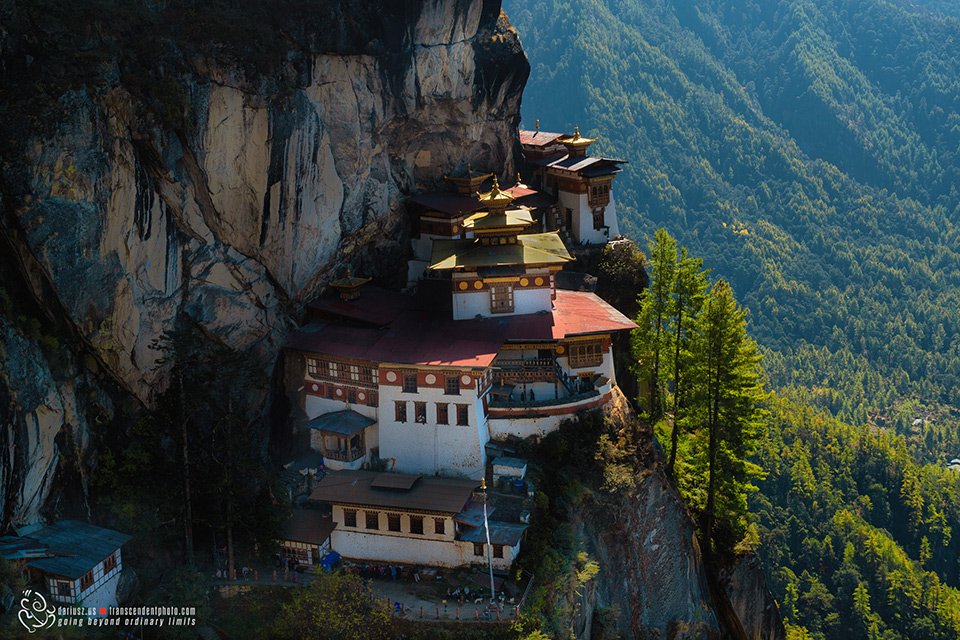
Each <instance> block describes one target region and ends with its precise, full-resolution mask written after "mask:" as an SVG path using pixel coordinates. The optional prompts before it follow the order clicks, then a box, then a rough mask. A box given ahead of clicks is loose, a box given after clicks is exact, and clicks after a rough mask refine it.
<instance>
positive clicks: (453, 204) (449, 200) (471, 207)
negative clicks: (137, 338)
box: [410, 191, 486, 216]
mask: <svg viewBox="0 0 960 640" xmlns="http://www.w3.org/2000/svg"><path fill="white" fill-rule="evenodd" d="M410 201H411V202H415V203H416V204H419V205H421V206H423V207H426V208H427V209H429V210H431V211H439V212H441V213H445V214H447V215H449V216H456V215H462V214H467V213H473V212H474V211H479V210H480V209H483V208H485V207H486V205H484V204H483V203H482V202H480V201H479V200H478V199H477V197H476V196H466V195H463V194H460V193H450V192H449V191H428V192H427V193H419V194H417V195H415V196H412V197H411V198H410Z"/></svg>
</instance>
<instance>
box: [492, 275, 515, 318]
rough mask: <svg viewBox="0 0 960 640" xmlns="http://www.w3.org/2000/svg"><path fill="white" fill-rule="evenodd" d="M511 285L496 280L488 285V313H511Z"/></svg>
mask: <svg viewBox="0 0 960 640" xmlns="http://www.w3.org/2000/svg"><path fill="white" fill-rule="evenodd" d="M513 293H514V292H513V285H512V284H510V283H508V282H507V283H502V282H498V283H496V284H492V285H490V313H491V314H497V313H513V311H514V308H515V307H514V300H513Z"/></svg>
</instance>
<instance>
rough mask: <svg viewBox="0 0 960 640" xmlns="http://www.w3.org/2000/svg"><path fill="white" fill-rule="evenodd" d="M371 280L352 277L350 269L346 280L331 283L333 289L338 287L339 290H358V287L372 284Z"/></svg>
mask: <svg viewBox="0 0 960 640" xmlns="http://www.w3.org/2000/svg"><path fill="white" fill-rule="evenodd" d="M370 280H371V278H358V277H356V276H352V275H350V269H347V276H346V277H345V278H340V279H339V280H333V281H332V282H331V283H330V286H331V287H336V288H337V289H356V288H357V287H359V286H361V285H364V284H366V283H368V282H370Z"/></svg>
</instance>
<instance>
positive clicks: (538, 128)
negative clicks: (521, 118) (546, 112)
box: [533, 118, 540, 131]
mask: <svg viewBox="0 0 960 640" xmlns="http://www.w3.org/2000/svg"><path fill="white" fill-rule="evenodd" d="M533 126H534V127H536V129H537V131H540V118H537V122H536V124H534V125H533Z"/></svg>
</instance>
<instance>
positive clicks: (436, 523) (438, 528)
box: [433, 518, 447, 536]
mask: <svg viewBox="0 0 960 640" xmlns="http://www.w3.org/2000/svg"><path fill="white" fill-rule="evenodd" d="M433 533H434V534H436V535H438V536H445V535H447V519H446V518H434V519H433Z"/></svg>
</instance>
